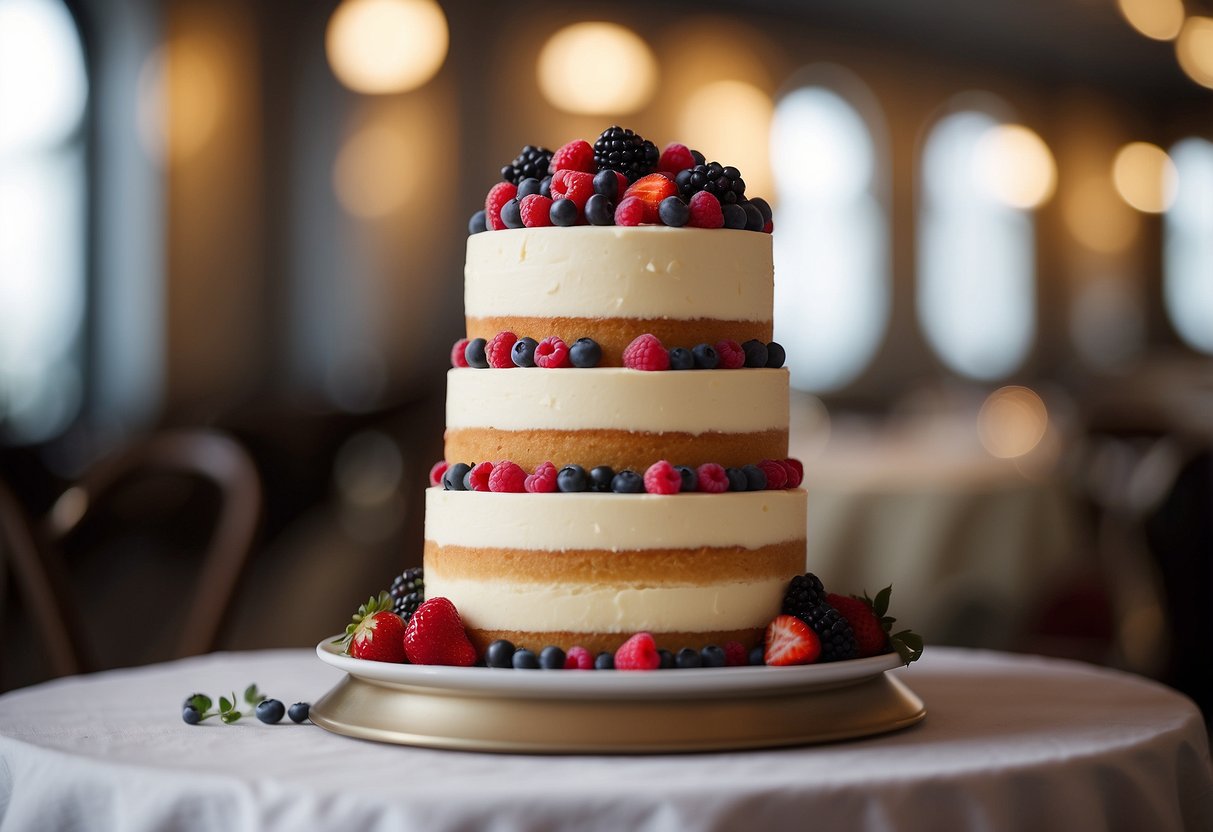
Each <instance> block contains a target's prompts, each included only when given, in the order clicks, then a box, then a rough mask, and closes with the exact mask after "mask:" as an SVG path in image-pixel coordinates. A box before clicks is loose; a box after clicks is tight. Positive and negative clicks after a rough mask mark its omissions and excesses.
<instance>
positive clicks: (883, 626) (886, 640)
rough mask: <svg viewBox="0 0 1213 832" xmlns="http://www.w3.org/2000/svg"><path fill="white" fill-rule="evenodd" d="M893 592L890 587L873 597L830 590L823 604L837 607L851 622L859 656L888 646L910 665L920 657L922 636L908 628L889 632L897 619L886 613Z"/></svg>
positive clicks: (887, 650)
mask: <svg viewBox="0 0 1213 832" xmlns="http://www.w3.org/2000/svg"><path fill="white" fill-rule="evenodd" d="M892 594H893V587H892V586H886V587H885V588H884V589H882V590H880V592H877V593H876V597H875V598H869V597H868V594H867V593H866V592H865V593H864V595H863V597H862V598H860V597H858V596H856V595H851V596H846V595H837V594H835V593H833V592H831V593H830V594H828V595H827V596H826V603H827V604H829V605H830V606H831V607H833V608H834V609H836V610H838V612H839V613H840V614H841V615H842V617H843V618H845V619H846V620H847V622H848V623H849V624H850V625H851V629H852V630H853V631H854V632H855V643H856V644H857V645H858V646H859V655H860V657H863V656H876V655H879V654H881V653H887V652H889V650H890V648H891V649H893V650H896V651H897V653H898V655H900V656H901V659H902V661H904V662H905V663H906V664H909V663H910V662H912V661H915V660H916V659H918V658H919V657H920V656H922V636H920V635H918V634H917V633H915V632H912V631H911V630H901V631H900V632H896V633H894V632H892V629H893V622H894V621H896V620H897V619H896V618H893V617H892V616H891V615H886V613H887V612H888V611H889V598H890V597H891V596H892Z"/></svg>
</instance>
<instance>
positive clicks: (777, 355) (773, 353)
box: [767, 341, 788, 370]
mask: <svg viewBox="0 0 1213 832" xmlns="http://www.w3.org/2000/svg"><path fill="white" fill-rule="evenodd" d="M787 360H788V354H787V353H786V352H785V351H784V349H783V347H782V346H781V345H780V344H778V343H776V342H775V341H772V342H771V343H769V344H767V366H768V367H770V368H771V369H772V370H778V369H779V368H780V367H782V366H783V362H785V361H787Z"/></svg>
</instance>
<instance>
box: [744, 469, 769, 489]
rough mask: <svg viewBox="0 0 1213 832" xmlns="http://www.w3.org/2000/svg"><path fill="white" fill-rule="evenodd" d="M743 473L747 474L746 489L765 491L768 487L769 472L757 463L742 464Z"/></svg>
mask: <svg viewBox="0 0 1213 832" xmlns="http://www.w3.org/2000/svg"><path fill="white" fill-rule="evenodd" d="M741 473H743V474H745V490H746V491H765V490H766V487H767V474H766V471H763V470H762V469H761V468H759V467H758V466H757V465H743V466H741Z"/></svg>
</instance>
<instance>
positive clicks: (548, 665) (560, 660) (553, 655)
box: [539, 645, 566, 670]
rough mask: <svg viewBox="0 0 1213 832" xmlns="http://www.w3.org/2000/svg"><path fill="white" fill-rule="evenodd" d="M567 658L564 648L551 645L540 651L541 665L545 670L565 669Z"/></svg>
mask: <svg viewBox="0 0 1213 832" xmlns="http://www.w3.org/2000/svg"><path fill="white" fill-rule="evenodd" d="M565 658H566V656H565V655H564V651H563V650H561V649H560V648H559V647H556V646H555V645H549V646H547V647H545V648H543V650H541V651H540V653H539V666H540V667H541V668H543V669H544V670H564V661H565Z"/></svg>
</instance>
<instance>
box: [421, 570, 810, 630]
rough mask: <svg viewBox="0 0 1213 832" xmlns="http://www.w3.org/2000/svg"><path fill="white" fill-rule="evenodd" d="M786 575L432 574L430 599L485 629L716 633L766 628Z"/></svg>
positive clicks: (428, 583)
mask: <svg viewBox="0 0 1213 832" xmlns="http://www.w3.org/2000/svg"><path fill="white" fill-rule="evenodd" d="M786 588H787V579H786V578H775V579H771V580H765V581H755V582H752V583H734V582H729V583H721V584H714V585H707V586H626V585H618V586H614V585H604V584H571V583H556V584H530V583H517V582H510V581H499V580H498V581H473V580H466V579H454V580H448V579H446V578H445V577H443V576H442V575H441V573H439V574H431V572H430V570H429V569H427V570H426V575H425V592H426V595H427V597H430V598H436V597H439V596H441V597H444V598H449V599H451V601H452V602H453V603H454V604H455V606H456V607H457V608H458V610H459V614H460V616H461V617H462V618H463V623H464V624H465V625H467V626H468V627H472V628H476V629H481V630H525V631H531V632H557V631H569V632H575V633H634V632H640V631H641V630H648V631H651V632H710V631H714V630H740V629H745V628H749V627H765V626H766V625H767V623H768V622H769V621H770V620H771V619H772V618H774V617H775V616H776V615H778V614H779V604H780V601H781V600H782V598H783V593H784V590H785V589H786Z"/></svg>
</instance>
